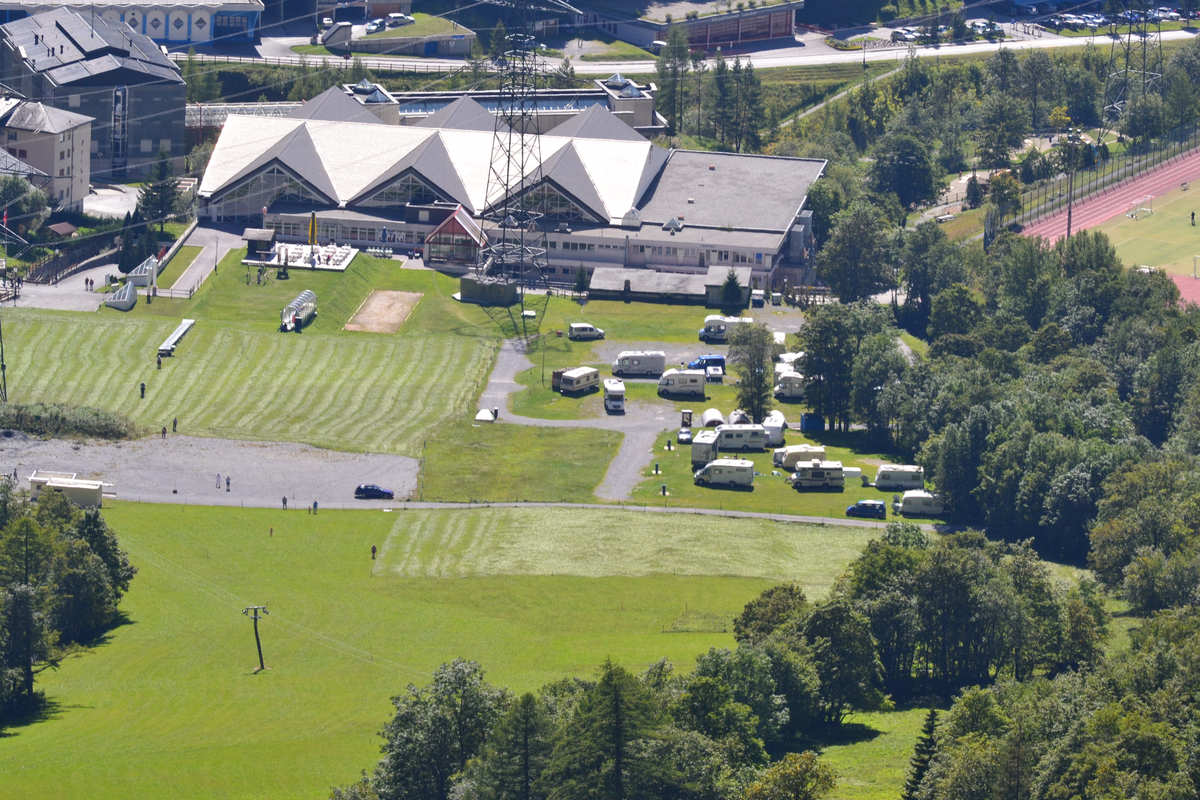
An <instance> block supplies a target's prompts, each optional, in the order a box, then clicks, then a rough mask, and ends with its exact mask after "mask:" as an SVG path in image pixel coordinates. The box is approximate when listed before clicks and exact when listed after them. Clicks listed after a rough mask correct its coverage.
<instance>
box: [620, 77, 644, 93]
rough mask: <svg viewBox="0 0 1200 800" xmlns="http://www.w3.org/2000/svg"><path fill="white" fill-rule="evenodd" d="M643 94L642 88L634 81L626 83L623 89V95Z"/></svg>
mask: <svg viewBox="0 0 1200 800" xmlns="http://www.w3.org/2000/svg"><path fill="white" fill-rule="evenodd" d="M641 96H642V90H641V89H639V88H638V87H636V86H634V85H633V81H630V82H629V83H628V84H626V86H625V88H624V89H622V90H621V97H641Z"/></svg>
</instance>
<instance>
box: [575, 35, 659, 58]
mask: <svg viewBox="0 0 1200 800" xmlns="http://www.w3.org/2000/svg"><path fill="white" fill-rule="evenodd" d="M584 43H585V44H588V45H603V46H604V48H605V49H604V51H603V52H596V53H585V54H584V55H582V56H580V57H579V60H580V61H653V60H654V58H655V56H654V54H653V53H651V52H649V51H648V50H643V49H642V48H640V47H638V46H637V45H635V44H630V43H629V42H623V41H621V40H620V39H601V40H585V42H584Z"/></svg>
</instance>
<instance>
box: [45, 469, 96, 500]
mask: <svg viewBox="0 0 1200 800" xmlns="http://www.w3.org/2000/svg"><path fill="white" fill-rule="evenodd" d="M105 485H106V484H105V483H104V482H103V481H94V480H86V479H84V478H79V477H78V476H77V474H76V473H74V472H50V471H45V470H41V471H39V470H34V471H33V474H32V475H30V476H29V497H30V499H31V500H37V499H38V498H39V497H41V496H42V493H43V492H58V493H59V494H61V495H63V496H64V497H66V498H67V499H68V500H70V501H71V502H72V503H74V504H75V505H77V506H82V507H83V508H99V507H100V506H101V505H103V504H104V487H105Z"/></svg>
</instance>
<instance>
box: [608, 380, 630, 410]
mask: <svg viewBox="0 0 1200 800" xmlns="http://www.w3.org/2000/svg"><path fill="white" fill-rule="evenodd" d="M604 410H605V411H607V412H608V413H610V414H624V413H625V383H624V382H623V381H619V380H617V379H616V378H605V379H604Z"/></svg>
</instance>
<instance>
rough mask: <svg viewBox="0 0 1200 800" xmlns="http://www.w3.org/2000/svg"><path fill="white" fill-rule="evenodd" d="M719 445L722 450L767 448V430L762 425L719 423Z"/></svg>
mask: <svg viewBox="0 0 1200 800" xmlns="http://www.w3.org/2000/svg"><path fill="white" fill-rule="evenodd" d="M717 447H719V448H720V449H721V450H766V449H767V432H766V431H765V430H763V426H762V425H718V426H717Z"/></svg>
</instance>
